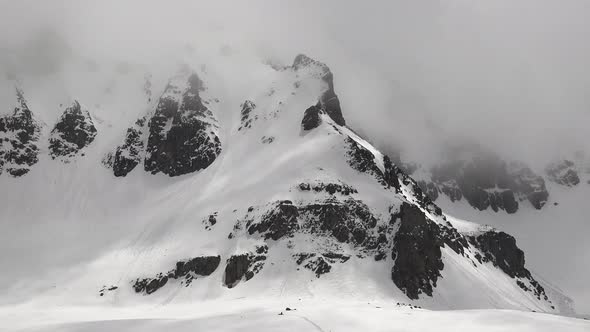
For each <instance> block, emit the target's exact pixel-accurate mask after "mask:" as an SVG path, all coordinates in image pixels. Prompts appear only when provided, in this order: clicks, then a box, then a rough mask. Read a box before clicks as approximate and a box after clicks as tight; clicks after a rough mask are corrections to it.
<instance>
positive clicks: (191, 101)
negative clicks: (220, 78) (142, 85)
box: [112, 73, 221, 176]
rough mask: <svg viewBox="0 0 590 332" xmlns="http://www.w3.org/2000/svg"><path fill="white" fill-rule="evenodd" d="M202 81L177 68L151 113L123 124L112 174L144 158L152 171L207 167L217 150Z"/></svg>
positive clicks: (172, 173)
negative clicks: (122, 133)
mask: <svg viewBox="0 0 590 332" xmlns="http://www.w3.org/2000/svg"><path fill="white" fill-rule="evenodd" d="M202 89H203V83H202V82H201V80H200V79H199V77H198V76H197V74H195V73H190V74H180V75H178V76H176V77H174V78H173V79H172V80H171V81H170V82H169V83H168V86H167V87H166V89H165V91H164V93H163V95H162V96H161V97H160V99H159V101H158V105H157V107H156V110H155V112H154V114H153V116H151V118H150V117H148V116H146V117H143V118H141V119H139V120H137V122H136V123H135V124H134V126H133V127H131V128H129V129H128V130H127V133H126V135H125V141H124V143H123V144H122V145H121V146H119V147H117V149H116V152H115V154H114V156H113V158H112V167H113V172H114V174H115V176H126V175H127V174H129V172H131V171H132V170H133V169H134V168H135V167H136V166H137V165H139V164H140V163H141V161H142V160H143V161H144V169H145V171H147V172H150V173H152V174H156V173H160V172H162V173H164V174H167V175H169V176H178V175H183V174H188V173H192V172H195V171H198V170H201V169H204V168H207V167H208V166H209V165H210V164H211V163H213V161H215V159H216V158H217V156H218V155H219V154H220V153H221V142H220V140H219V137H218V134H217V128H218V126H217V120H216V119H215V117H214V116H213V113H212V112H211V111H210V110H209V109H208V108H207V107H206V106H205V105H204V104H203V102H202V100H201V97H200V95H199V92H200V91H201V90H202Z"/></svg>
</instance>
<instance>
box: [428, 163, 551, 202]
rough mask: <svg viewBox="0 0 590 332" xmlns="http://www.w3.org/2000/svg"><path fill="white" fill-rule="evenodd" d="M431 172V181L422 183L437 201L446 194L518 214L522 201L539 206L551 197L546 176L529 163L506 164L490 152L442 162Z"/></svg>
mask: <svg viewBox="0 0 590 332" xmlns="http://www.w3.org/2000/svg"><path fill="white" fill-rule="evenodd" d="M431 171H432V182H427V181H423V182H421V186H422V189H423V190H424V191H425V192H426V193H427V195H429V197H430V198H431V199H433V200H436V199H437V198H438V194H439V193H442V194H445V195H447V196H448V197H449V198H450V199H451V201H458V200H461V199H462V198H465V199H466V200H467V202H468V203H469V204H470V205H471V206H473V207H474V208H476V209H478V210H482V211H483V210H486V209H488V208H491V209H492V210H494V211H496V212H497V211H499V210H504V211H506V212H507V213H515V212H516V211H518V208H519V201H523V200H528V201H529V202H530V203H531V204H532V205H533V206H534V207H535V208H536V209H540V208H542V207H543V206H544V205H545V203H546V202H547V198H548V196H549V193H548V192H547V189H546V187H545V181H544V180H543V178H542V177H540V176H538V175H536V174H535V173H534V172H533V171H532V170H531V169H530V168H528V167H527V166H526V165H524V164H522V163H516V162H513V163H509V164H507V163H506V162H504V161H503V160H501V159H500V158H499V157H498V156H496V155H494V154H491V153H480V154H477V155H476V156H475V157H473V158H471V159H467V160H465V159H458V160H453V161H450V162H446V163H442V164H441V165H439V166H437V167H434V168H433V169H432V170H431Z"/></svg>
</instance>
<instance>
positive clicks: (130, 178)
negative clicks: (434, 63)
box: [0, 55, 572, 314]
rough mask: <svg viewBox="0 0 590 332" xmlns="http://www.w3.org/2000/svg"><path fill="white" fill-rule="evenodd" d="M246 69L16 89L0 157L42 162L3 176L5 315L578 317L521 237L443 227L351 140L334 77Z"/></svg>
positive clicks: (237, 65) (417, 193) (375, 155)
mask: <svg viewBox="0 0 590 332" xmlns="http://www.w3.org/2000/svg"><path fill="white" fill-rule="evenodd" d="M236 57H237V56H236ZM236 57H221V58H220V59H217V58H216V59H215V61H211V63H209V61H206V60H208V59H197V60H195V59H191V60H190V61H188V63H187V64H186V65H185V66H182V68H174V69H171V68H165V69H159V70H156V71H154V72H150V70H153V69H151V68H149V67H148V68H144V67H142V66H137V67H133V68H132V69H130V70H129V71H125V73H118V72H114V73H113V72H110V71H109V70H108V69H102V70H101V71H100V72H99V73H97V72H94V71H86V72H84V71H80V70H72V72H73V73H76V74H72V75H74V76H76V77H77V79H78V80H74V79H72V78H69V79H68V80H66V79H64V78H63V77H62V78H61V80H62V81H63V82H64V85H63V87H64V89H65V90H66V92H64V91H61V92H58V91H55V90H56V88H53V89H51V88H50V87H49V86H47V89H45V87H46V85H53V84H52V83H51V82H32V81H30V80H29V81H27V80H24V79H23V80H22V81H21V82H18V83H17V85H18V87H19V89H20V90H19V91H21V90H22V91H23V92H22V97H19V98H18V103H19V104H18V105H20V109H26V107H25V106H24V105H25V104H26V105H27V107H28V108H30V109H31V111H32V114H33V117H32V118H34V116H36V114H37V113H39V114H40V115H39V118H40V119H41V120H39V125H38V127H39V128H40V129H39V130H38V131H39V133H38V134H37V132H36V131H35V135H30V136H31V137H33V138H34V139H31V137H29V136H27V137H25V138H26V140H25V138H23V139H21V141H20V144H18V143H19V142H17V144H15V143H11V145H9V146H8V147H7V148H6V147H5V146H7V145H6V144H3V151H9V152H8V154H5V155H4V156H6V155H10V153H11V152H10V151H12V150H14V149H20V150H19V151H25V152H27V153H32V151H34V152H35V155H36V158H37V159H38V160H33V161H31V162H26V163H25V164H26V165H25V166H23V168H26V169H27V171H26V172H17V173H16V174H13V173H14V172H10V171H9V172H5V173H4V174H2V175H1V176H0V188H1V190H0V204H2V206H1V209H0V223H1V224H0V226H1V229H2V235H0V236H1V238H0V240H1V241H2V247H1V248H2V255H0V258H1V259H2V265H3V266H4V267H5V268H6V271H8V272H7V273H4V274H3V275H2V276H1V277H0V278H1V279H0V281H1V283H0V284H1V286H0V287H1V291H2V292H3V293H4V294H7V295H6V296H3V297H2V298H1V299H0V301H2V304H11V303H20V302H32V303H33V304H34V305H37V304H40V305H58V304H59V305H82V304H83V305H98V306H102V305H132V304H146V303H150V304H173V303H187V302H191V301H196V300H213V299H216V300H223V299H235V298H240V297H245V296H247V297H249V298H277V297H284V298H336V299H338V298H340V299H344V298H353V299H356V300H360V301H365V300H373V299H379V300H382V301H398V302H404V303H406V302H411V303H414V304H418V305H420V306H423V307H425V308H432V309H474V308H506V309H522V310H535V311H542V312H551V313H564V314H569V313H572V308H571V304H570V303H569V300H568V299H567V297H565V296H564V295H563V294H561V293H560V292H558V291H557V290H555V289H553V288H552V287H551V286H549V285H548V284H546V283H544V282H541V281H540V280H537V279H536V278H535V277H534V276H533V275H532V274H531V272H529V270H528V269H527V268H526V267H525V259H524V253H523V252H522V251H521V250H520V249H519V248H518V247H517V245H516V243H515V239H514V238H513V237H512V236H510V235H508V234H506V233H504V232H501V231H498V230H495V229H492V228H490V227H485V226H479V225H477V224H474V223H470V222H466V221H460V220H457V219H455V218H452V217H450V216H447V215H446V214H445V213H443V211H442V210H441V209H440V208H439V207H438V206H436V205H435V204H433V203H432V202H431V201H430V199H429V198H428V197H427V196H425V195H424V194H423V193H422V191H421V189H420V188H419V186H418V185H417V183H416V182H415V181H414V180H413V179H411V178H410V177H408V176H407V175H405V174H404V173H403V172H402V171H401V170H400V169H399V168H398V167H397V166H396V165H395V164H393V163H392V162H391V160H390V159H389V158H388V157H387V156H384V155H383V154H381V153H380V152H379V151H377V150H376V149H375V148H374V147H373V146H372V145H371V144H370V143H368V142H367V141H365V140H364V139H363V138H361V137H359V136H358V135H357V134H355V133H354V132H353V131H352V130H350V129H349V128H348V127H346V125H345V120H344V118H343V116H342V112H341V109H340V103H339V101H338V97H337V96H336V93H335V89H334V80H333V75H332V73H331V71H330V70H329V68H328V67H327V66H326V65H324V64H322V63H320V62H317V61H315V60H312V59H310V58H308V57H306V56H303V55H300V56H297V57H296V58H295V60H294V63H293V65H290V66H281V67H277V66H274V68H273V67H271V66H268V65H265V64H263V63H260V62H259V61H258V60H256V59H254V58H248V57H243V58H239V59H238V58H236ZM209 60H210V59H209ZM244 62H247V63H249V66H248V67H247V68H249V70H244V69H243V64H244ZM203 63H205V64H203ZM79 65H80V64H78V66H79ZM171 67H174V66H171ZM252 68H254V69H252ZM78 69H79V68H78ZM164 73H169V74H168V75H167V76H166V74H164ZM236 73H240V75H237V74H236ZM113 75H114V76H113ZM65 76H67V75H65V74H64V77H65ZM154 77H158V79H155V78H154ZM161 77H168V78H166V79H161ZM83 78H85V79H84V80H82V79H83ZM81 82H84V83H81ZM87 82H88V83H87ZM105 82H106V83H105ZM84 84H88V85H87V86H86V87H81V86H80V85H84ZM7 85H10V84H7ZM27 86H28V87H29V89H27ZM33 86H34V87H35V88H32V87H33ZM105 86H106V87H105ZM97 87H102V89H98V88H97ZM40 91H42V92H40ZM88 91H94V92H95V93H89V92H88ZM20 95H21V94H20V93H19V96H20ZM18 105H17V107H18ZM72 105H73V106H72ZM10 107H11V108H14V107H15V106H14V105H10ZM86 110H87V111H86ZM64 112H65V113H64ZM62 113H63V115H62ZM6 119H8V118H6ZM29 122H30V121H29ZM64 122H65V123H66V124H65V125H63V123H64ZM27 123H28V122H27ZM22 128H33V126H31V125H28V124H27V125H26V126H23V127H22ZM34 128H37V127H36V126H35V127H34ZM51 128H53V129H51ZM60 128H61V129H60ZM20 130H24V129H20ZM27 130H28V129H27ZM35 130H37V129H35ZM0 131H2V133H3V135H16V136H17V137H19V136H18V134H14V133H15V132H17V131H15V130H13V129H10V130H2V127H0ZM59 131H61V132H59ZM56 140H60V141H61V142H62V143H60V144H61V145H59V144H57V145H59V146H63V147H65V148H64V149H61V148H60V149H57V150H56V148H55V146H56V143H55V142H56ZM63 141H67V143H63ZM31 142H34V144H35V148H32V147H29V148H28V150H27V144H32V143H31ZM11 149H12V150H11ZM37 150H38V152H37ZM56 151H65V153H63V154H62V153H61V152H60V153H59V156H60V158H55V155H56ZM19 153H21V152H19ZM63 156H67V162H65V163H64V162H63V160H62V159H61V157H63ZM4 158H6V157H4ZM5 160H7V162H6V163H9V161H8V159H5ZM10 162H12V161H10Z"/></svg>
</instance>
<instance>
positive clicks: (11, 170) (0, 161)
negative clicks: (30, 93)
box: [0, 88, 41, 177]
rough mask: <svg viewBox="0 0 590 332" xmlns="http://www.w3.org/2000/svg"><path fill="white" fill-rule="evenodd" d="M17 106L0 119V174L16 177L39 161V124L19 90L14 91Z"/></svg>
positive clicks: (23, 173) (26, 171)
mask: <svg viewBox="0 0 590 332" xmlns="http://www.w3.org/2000/svg"><path fill="white" fill-rule="evenodd" d="M16 97H17V105H16V106H15V108H14V111H13V112H12V114H11V115H6V116H4V117H0V174H1V173H2V171H3V170H6V171H7V172H8V174H10V175H12V176H15V177H18V176H22V175H25V174H26V173H28V172H29V170H30V168H31V166H33V165H34V164H36V163H37V162H38V161H39V158H38V154H39V148H38V144H37V142H38V141H39V136H40V132H41V124H40V122H38V121H37V120H36V119H35V118H34V117H33V113H32V112H31V110H30V109H29V107H28V105H27V101H26V99H25V97H24V94H23V92H22V90H21V89H19V88H17V89H16Z"/></svg>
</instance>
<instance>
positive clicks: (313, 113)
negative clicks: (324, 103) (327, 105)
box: [301, 106, 322, 130]
mask: <svg viewBox="0 0 590 332" xmlns="http://www.w3.org/2000/svg"><path fill="white" fill-rule="evenodd" d="M321 113H322V109H321V108H320V107H318V106H312V107H310V108H308V109H306V110H305V113H304V114H303V120H301V128H303V130H312V129H315V128H317V127H319V126H320V124H322V118H321V117H320V114H321Z"/></svg>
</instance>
